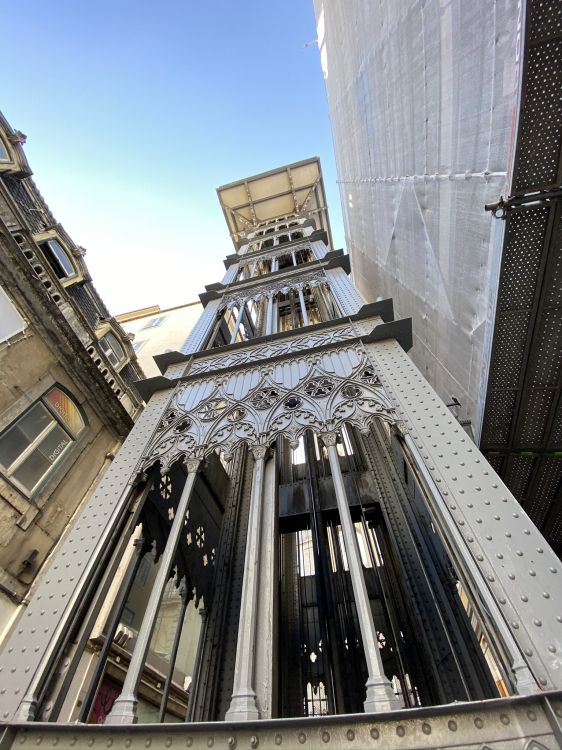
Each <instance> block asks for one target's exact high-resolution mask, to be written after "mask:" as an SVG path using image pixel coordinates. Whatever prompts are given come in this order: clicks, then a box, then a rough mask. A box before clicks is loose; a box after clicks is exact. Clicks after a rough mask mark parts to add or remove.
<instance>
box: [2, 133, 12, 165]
mask: <svg viewBox="0 0 562 750" xmlns="http://www.w3.org/2000/svg"><path fill="white" fill-rule="evenodd" d="M0 161H10V156H9V154H8V149H7V148H6V146H4V143H3V141H2V139H1V138H0Z"/></svg>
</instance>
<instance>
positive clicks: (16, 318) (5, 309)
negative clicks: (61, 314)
mask: <svg viewBox="0 0 562 750" xmlns="http://www.w3.org/2000/svg"><path fill="white" fill-rule="evenodd" d="M0 161H1V156H0ZM24 328H25V321H24V319H23V318H22V317H21V315H20V314H19V312H18V311H17V310H16V308H15V307H14V305H13V304H12V301H11V300H10V298H9V297H8V295H7V294H6V292H5V291H4V290H3V289H2V287H0V341H6V340H7V339H9V338H10V337H11V336H15V335H16V333H20V332H21V331H23V330H24Z"/></svg>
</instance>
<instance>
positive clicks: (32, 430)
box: [16, 404, 54, 442]
mask: <svg viewBox="0 0 562 750" xmlns="http://www.w3.org/2000/svg"><path fill="white" fill-rule="evenodd" d="M53 421H54V420H53V417H52V416H51V415H50V414H49V412H48V411H47V409H45V407H44V406H43V404H35V405H34V406H32V407H31V409H30V410H29V411H28V412H27V413H26V414H24V415H23V417H22V418H21V419H20V420H18V422H16V424H17V426H18V427H19V429H20V430H21V431H22V432H23V434H24V435H25V436H26V437H27V438H28V439H29V442H31V441H32V440H34V439H35V438H36V437H37V435H39V434H40V433H42V432H43V430H44V429H45V427H48V425H49V424H50V423H51V422H53Z"/></svg>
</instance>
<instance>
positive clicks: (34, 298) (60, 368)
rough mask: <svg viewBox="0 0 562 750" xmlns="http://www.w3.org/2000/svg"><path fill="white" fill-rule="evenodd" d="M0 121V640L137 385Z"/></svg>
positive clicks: (130, 416) (80, 258) (133, 400)
mask: <svg viewBox="0 0 562 750" xmlns="http://www.w3.org/2000/svg"><path fill="white" fill-rule="evenodd" d="M24 141H25V138H24V136H23V135H22V134H21V133H19V132H17V131H14V130H13V129H12V128H11V127H10V126H9V124H8V123H7V122H6V120H5V119H4V118H2V117H1V115H0V372H1V383H0V637H1V634H2V632H3V631H4V629H5V628H6V627H7V626H8V624H9V623H10V621H11V619H12V618H13V616H14V614H15V613H16V611H17V609H18V607H19V606H20V605H21V603H22V602H25V600H26V597H27V596H28V594H29V591H30V587H31V586H32V584H33V583H34V581H35V578H36V576H37V574H38V572H39V571H40V570H41V568H42V566H43V564H44V562H45V560H46V559H47V557H48V556H49V554H51V552H52V550H53V549H54V547H55V546H56V544H57V542H58V541H59V539H60V537H61V535H62V534H63V533H64V531H65V530H66V528H67V526H68V524H69V522H70V521H71V519H72V518H73V515H74V513H75V511H76V509H77V508H78V507H79V506H80V504H81V503H82V501H83V499H84V498H85V497H87V496H88V495H89V493H90V492H91V489H92V488H93V486H94V485H95V484H96V482H97V481H98V479H99V477H100V475H101V473H102V472H103V470H104V468H105V467H106V466H107V465H108V464H109V462H110V461H111V457H112V456H113V455H114V454H115V452H116V450H117V448H118V447H119V445H120V444H121V443H122V442H123V440H124V438H125V436H126V435H127V433H128V432H129V430H130V428H131V427H132V425H133V420H134V418H135V417H136V415H137V413H138V412H139V410H140V408H141V405H142V399H141V398H140V395H139V394H138V392H137V391H136V389H135V388H134V386H133V382H134V381H135V380H138V379H139V378H141V377H142V371H141V370H140V369H139V368H138V366H137V363H136V357H135V355H134V352H133V350H132V347H131V344H130V342H129V340H128V339H127V336H126V335H125V333H124V331H123V330H122V329H121V328H120V326H119V325H118V324H117V322H116V321H115V320H114V319H113V318H112V317H111V316H110V314H109V312H108V310H107V309H106V308H105V306H104V304H103V302H102V300H101V299H100V298H99V296H98V294H97V292H96V290H95V288H94V286H93V284H92V280H91V277H90V275H89V273H88V269H87V266H86V264H85V261H84V252H85V251H84V250H83V249H82V248H80V247H77V246H76V245H75V244H74V242H73V241H72V239H71V238H70V237H69V236H68V234H67V233H66V232H65V231H64V228H63V227H62V226H61V225H60V224H59V223H58V222H57V221H56V220H55V218H54V217H53V215H52V214H51V212H50V211H49V208H48V206H47V205H46V204H45V202H44V200H43V198H42V197H41V195H40V193H39V191H38V190H37V187H36V185H35V183H34V182H33V180H32V179H31V170H30V169H29V166H28V164H27V161H26V159H25V155H24V152H23V148H22V145H23V143H24Z"/></svg>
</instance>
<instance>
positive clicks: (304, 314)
mask: <svg viewBox="0 0 562 750" xmlns="http://www.w3.org/2000/svg"><path fill="white" fill-rule="evenodd" d="M297 291H298V293H299V302H300V303H301V313H302V324H303V326H307V325H308V324H309V323H308V313H307V312H306V305H305V304H304V294H303V292H302V289H300V287H299V289H297Z"/></svg>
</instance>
